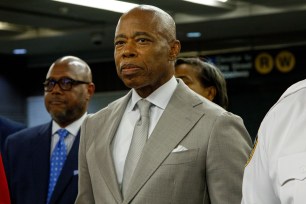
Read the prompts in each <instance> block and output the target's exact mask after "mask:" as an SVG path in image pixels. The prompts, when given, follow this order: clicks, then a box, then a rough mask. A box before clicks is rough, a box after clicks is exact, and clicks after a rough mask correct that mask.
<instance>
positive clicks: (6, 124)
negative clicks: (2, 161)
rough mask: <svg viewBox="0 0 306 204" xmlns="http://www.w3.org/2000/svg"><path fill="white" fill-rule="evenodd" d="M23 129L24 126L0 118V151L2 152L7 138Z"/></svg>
mask: <svg viewBox="0 0 306 204" xmlns="http://www.w3.org/2000/svg"><path fill="white" fill-rule="evenodd" d="M24 128H26V125H24V124H22V123H19V122H15V121H13V120H10V119H8V118H5V117H1V116H0V145H1V146H0V150H1V151H2V149H3V147H4V142H5V139H6V138H7V136H9V135H10V134H12V133H14V132H17V131H19V130H21V129H24Z"/></svg>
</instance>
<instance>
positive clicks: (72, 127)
mask: <svg viewBox="0 0 306 204" xmlns="http://www.w3.org/2000/svg"><path fill="white" fill-rule="evenodd" d="M86 116H87V112H86V113H84V115H83V116H82V117H80V118H79V119H77V120H76V121H74V122H73V123H71V124H69V125H68V126H67V127H65V129H66V130H68V131H69V133H70V134H72V135H73V136H76V135H77V134H78V131H79V130H80V127H81V125H82V123H83V121H84V120H85V118H86ZM59 129H61V127H60V126H59V125H58V124H57V123H56V122H55V121H54V120H53V121H52V135H54V134H55V133H56V132H57V131H58V130H59Z"/></svg>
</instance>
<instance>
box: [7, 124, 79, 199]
mask: <svg viewBox="0 0 306 204" xmlns="http://www.w3.org/2000/svg"><path fill="white" fill-rule="evenodd" d="M51 124H52V123H47V124H43V125H40V126H36V127H32V128H27V129H24V130H22V131H20V132H17V133H15V134H13V135H10V136H9V137H8V138H7V140H6V143H5V146H4V151H3V160H4V166H5V168H6V174H7V179H8V183H9V189H10V194H11V200H12V204H45V203H46V199H47V194H48V184H49V168H50V142H51ZM79 138H80V136H79V133H78V135H77V137H76V139H75V141H74V144H73V146H72V148H71V150H70V152H69V154H68V157H67V160H66V162H65V165H64V167H63V169H62V172H61V175H60V177H59V180H58V183H57V184H56V186H55V189H54V192H53V194H52V198H51V201H50V203H51V204H73V203H74V201H75V198H76V196H77V192H78V171H77V169H78V147H79Z"/></svg>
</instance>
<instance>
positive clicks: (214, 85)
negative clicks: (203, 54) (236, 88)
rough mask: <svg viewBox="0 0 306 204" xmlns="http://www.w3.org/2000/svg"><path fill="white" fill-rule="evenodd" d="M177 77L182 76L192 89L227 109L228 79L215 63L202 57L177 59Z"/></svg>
mask: <svg viewBox="0 0 306 204" xmlns="http://www.w3.org/2000/svg"><path fill="white" fill-rule="evenodd" d="M175 77H176V78H181V79H182V80H183V81H184V82H185V84H186V85H187V86H188V87H189V88H190V89H192V90H193V91H195V92H197V93H198V94H200V95H202V96H204V97H205V98H207V99H208V100H210V101H212V102H214V103H216V104H218V105H219V106H221V107H222V108H224V109H225V110H227V108H228V96H227V89H226V81H225V79H224V76H223V74H222V72H221V71H220V70H219V69H218V68H217V67H216V66H214V65H213V64H210V63H208V62H204V61H202V60H201V59H200V58H180V59H177V61H176V63H175Z"/></svg>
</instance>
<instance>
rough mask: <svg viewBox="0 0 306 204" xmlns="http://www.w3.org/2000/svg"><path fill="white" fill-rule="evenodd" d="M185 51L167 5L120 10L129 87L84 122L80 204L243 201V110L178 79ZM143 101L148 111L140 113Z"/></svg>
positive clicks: (118, 43)
mask: <svg viewBox="0 0 306 204" xmlns="http://www.w3.org/2000/svg"><path fill="white" fill-rule="evenodd" d="M179 52H180V42H179V41H178V40H177V39H176V28H175V23H174V20H173V19H172V18H171V16H170V15H169V14H167V13H166V12H164V11H163V10H161V9H159V8H156V7H153V6H149V5H141V6H139V7H136V8H134V9H132V10H130V11H128V12H127V13H125V14H123V15H122V16H121V18H120V20H119V22H118V24H117V27H116V32H115V53H114V56H115V63H116V68H117V73H118V76H119V77H120V78H121V79H122V81H123V82H124V83H125V85H126V86H128V87H130V88H131V91H130V92H129V93H128V94H127V95H126V96H124V97H122V98H120V99H118V100H116V101H114V102H113V103H111V104H109V105H108V107H106V108H104V109H102V110H100V111H98V112H97V113H95V114H93V115H91V116H89V117H87V118H86V120H85V121H84V123H83V126H82V129H81V130H82V131H81V140H80V149H79V176H80V177H79V194H78V197H77V200H76V204H84V203H95V204H116V203H124V204H127V203H132V204H164V203H165V204H166V203H167V204H168V203H173V204H174V203H175V204H188V203H190V204H197V203H201V204H203V203H204V204H208V203H216V204H222V203H230V204H235V203H240V201H241V184H242V174H243V169H244V165H245V163H246V161H247V159H248V155H249V152H250V150H251V139H250V136H249V134H248V132H247V130H246V128H245V127H244V124H243V121H242V119H241V118H240V117H239V116H236V115H234V114H232V113H230V112H227V111H225V110H224V109H223V108H221V107H219V106H217V105H215V104H214V103H212V102H210V101H208V100H207V99H205V98H203V97H201V96H200V95H198V94H196V93H195V92H193V91H191V90H190V89H189V88H188V87H187V86H186V85H185V84H184V83H183V81H182V80H179V79H175V77H174V63H175V59H176V57H177V56H178V54H179ZM144 100H145V101H149V102H150V104H151V106H150V109H149V110H150V112H149V114H147V115H143V114H141V116H140V113H139V107H141V106H140V105H139V101H144ZM145 117H149V118H150V122H149V129H148V130H147V132H148V136H146V135H145V133H143V134H144V135H145V138H146V142H145V144H144V147H142V148H140V149H142V151H141V153H138V154H136V155H138V158H137V162H135V160H133V159H131V158H130V154H131V152H135V151H136V150H135V149H139V146H140V145H138V146H137V145H135V142H134V140H136V139H135V137H136V134H135V133H134V135H133V131H134V126H135V124H136V125H137V126H142V125H143V124H144V123H145V122H142V120H143V121H145V120H144V119H143V118H145ZM139 118H140V119H139ZM138 119H139V120H141V122H137V120H138ZM135 129H136V127H135ZM135 132H136V131H135ZM137 136H138V135H137ZM137 138H138V137H137ZM139 143H141V142H139ZM139 143H138V144H139ZM134 145H135V146H134ZM136 147H137V148H136ZM131 160H133V162H131ZM131 164H132V165H131ZM127 166H129V168H128V167H127ZM131 169H134V170H133V171H131ZM127 172H129V173H127ZM131 172H132V173H131ZM128 174H130V175H131V177H129V178H128V179H126V175H128Z"/></svg>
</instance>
